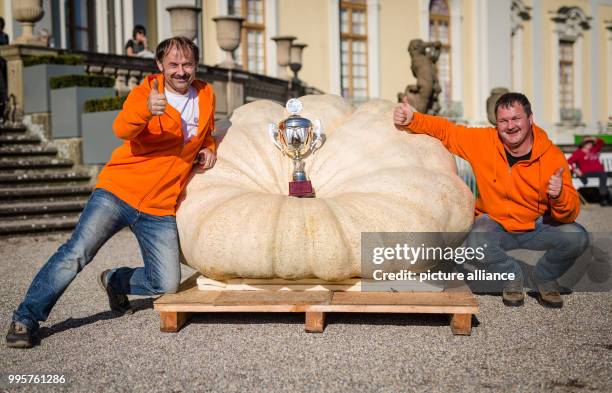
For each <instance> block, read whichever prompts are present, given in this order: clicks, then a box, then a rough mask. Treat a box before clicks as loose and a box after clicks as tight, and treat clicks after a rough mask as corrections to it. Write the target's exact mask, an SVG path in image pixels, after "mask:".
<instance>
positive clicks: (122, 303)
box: [98, 269, 134, 315]
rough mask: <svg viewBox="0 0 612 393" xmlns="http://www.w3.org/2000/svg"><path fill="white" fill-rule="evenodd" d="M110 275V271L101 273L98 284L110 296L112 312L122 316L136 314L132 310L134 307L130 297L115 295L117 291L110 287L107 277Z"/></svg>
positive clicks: (109, 301)
mask: <svg viewBox="0 0 612 393" xmlns="http://www.w3.org/2000/svg"><path fill="white" fill-rule="evenodd" d="M109 273H110V269H109V270H105V271H103V272H102V273H100V276H99V277H98V283H99V284H100V286H101V287H102V289H103V290H104V292H106V295H107V296H108V305H109V306H110V308H111V310H113V311H114V312H117V313H120V314H127V315H130V314H134V310H132V307H130V301H129V300H128V297H127V296H126V295H122V294H118V293H115V291H113V289H112V288H111V287H110V285H108V279H107V277H108V274H109Z"/></svg>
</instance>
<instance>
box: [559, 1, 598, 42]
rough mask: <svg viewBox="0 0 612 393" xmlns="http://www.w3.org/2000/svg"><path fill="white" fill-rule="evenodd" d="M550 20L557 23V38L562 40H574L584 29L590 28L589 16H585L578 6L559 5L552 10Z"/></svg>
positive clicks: (590, 18)
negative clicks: (555, 9) (556, 8)
mask: <svg viewBox="0 0 612 393" xmlns="http://www.w3.org/2000/svg"><path fill="white" fill-rule="evenodd" d="M552 14H553V16H552V20H553V21H554V22H555V23H556V24H557V29H556V31H557V33H558V35H559V39H561V40H564V41H572V42H573V41H576V40H577V39H578V37H581V36H582V32H583V31H584V30H589V29H590V28H591V24H590V23H591V20H592V19H593V18H592V17H590V16H587V15H586V14H585V13H584V11H582V9H580V8H579V7H560V8H559V9H558V10H557V11H555V12H552Z"/></svg>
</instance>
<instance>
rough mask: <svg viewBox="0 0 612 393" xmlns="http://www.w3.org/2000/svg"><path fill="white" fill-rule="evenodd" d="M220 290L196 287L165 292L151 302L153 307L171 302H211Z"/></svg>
mask: <svg viewBox="0 0 612 393" xmlns="http://www.w3.org/2000/svg"><path fill="white" fill-rule="evenodd" d="M219 294H220V292H214V291H200V290H198V288H197V287H193V288H190V289H188V290H186V291H183V292H177V293H167V294H165V295H163V296H161V297H160V298H159V299H157V300H156V301H155V302H153V308H154V309H156V310H157V309H158V308H159V307H160V306H162V305H172V304H213V303H214V301H215V299H216V298H217V296H219Z"/></svg>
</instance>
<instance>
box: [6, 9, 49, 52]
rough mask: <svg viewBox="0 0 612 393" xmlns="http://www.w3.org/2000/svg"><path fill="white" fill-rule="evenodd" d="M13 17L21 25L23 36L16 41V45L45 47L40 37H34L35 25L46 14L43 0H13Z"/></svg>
mask: <svg viewBox="0 0 612 393" xmlns="http://www.w3.org/2000/svg"><path fill="white" fill-rule="evenodd" d="M11 5H12V10H13V17H14V18H15V20H16V21H17V22H19V24H21V35H20V36H19V37H17V39H15V42H14V43H15V44H23V45H43V43H42V41H41V39H40V37H37V36H35V35H34V25H35V24H36V22H38V21H39V20H41V19H42V17H43V15H44V14H45V12H44V10H43V7H42V0H13V1H12V3H11Z"/></svg>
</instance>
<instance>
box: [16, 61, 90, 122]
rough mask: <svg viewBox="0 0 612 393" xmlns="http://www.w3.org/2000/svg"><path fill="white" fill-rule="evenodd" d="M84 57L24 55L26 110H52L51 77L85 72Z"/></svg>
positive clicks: (34, 111)
mask: <svg viewBox="0 0 612 393" xmlns="http://www.w3.org/2000/svg"><path fill="white" fill-rule="evenodd" d="M81 63H82V58H81V57H80V56H77V55H58V56H24V57H23V94H24V108H23V110H24V112H25V113H39V112H50V111H51V89H50V86H49V78H51V77H54V76H59V75H69V74H75V75H76V74H81V75H82V74H85V68H84V67H83V66H82V65H81Z"/></svg>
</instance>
